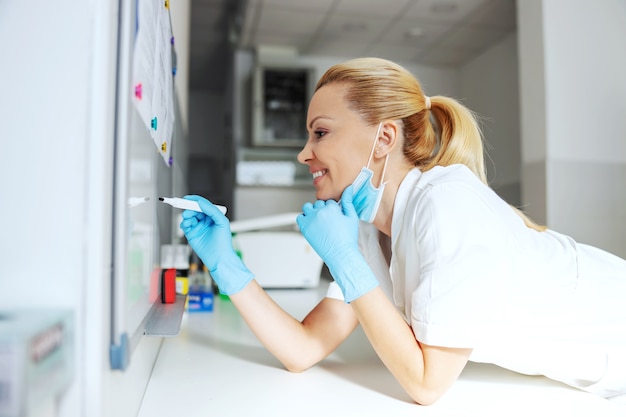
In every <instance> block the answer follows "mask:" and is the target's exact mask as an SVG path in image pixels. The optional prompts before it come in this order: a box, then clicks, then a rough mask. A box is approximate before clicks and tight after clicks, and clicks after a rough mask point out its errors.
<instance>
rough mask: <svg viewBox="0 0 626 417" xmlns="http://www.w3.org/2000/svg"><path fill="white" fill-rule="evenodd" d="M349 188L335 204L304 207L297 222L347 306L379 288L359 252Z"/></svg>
mask: <svg viewBox="0 0 626 417" xmlns="http://www.w3.org/2000/svg"><path fill="white" fill-rule="evenodd" d="M352 193H353V191H352V186H348V188H346V189H345V190H344V192H343V194H342V196H341V205H339V203H337V202H336V201H334V200H327V201H322V200H317V201H316V202H315V204H311V203H306V204H305V205H304V206H303V207H302V214H300V215H299V216H298V217H297V218H296V221H297V223H298V226H299V227H300V231H301V232H302V235H303V236H304V237H305V239H306V240H307V241H308V242H309V244H310V245H311V246H312V247H313V249H315V251H316V252H317V254H318V255H319V256H320V258H322V259H323V260H324V262H325V263H326V265H327V266H328V269H329V270H330V273H331V274H332V276H333V278H334V279H335V281H336V282H337V284H338V285H339V288H341V291H342V292H343V296H344V299H345V301H346V302H348V303H349V302H351V301H354V300H355V299H357V298H359V297H360V296H362V295H364V294H365V293H368V292H370V291H371V290H373V289H374V288H376V287H377V286H378V280H377V279H376V277H375V276H374V273H373V272H372V270H371V269H370V267H369V265H367V262H365V258H363V255H362V254H361V252H360V251H359V246H358V237H359V216H358V215H357V213H356V210H355V209H354V205H353V204H352Z"/></svg>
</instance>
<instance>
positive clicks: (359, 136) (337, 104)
mask: <svg viewBox="0 0 626 417" xmlns="http://www.w3.org/2000/svg"><path fill="white" fill-rule="evenodd" d="M344 91H345V87H343V86H341V85H340V84H328V85H325V86H324V87H322V88H320V89H319V90H317V92H316V93H315V94H314V95H313V98H312V99H311V102H310V103H309V111H308V115H307V131H308V139H307V142H306V145H305V146H304V148H303V149H302V151H301V152H300V153H299V154H298V161H299V162H300V163H302V164H306V165H308V166H309V172H310V173H311V175H313V185H314V186H315V189H316V198H317V199H320V200H329V199H333V200H337V201H338V200H339V199H340V197H341V193H342V192H343V190H345V188H346V187H347V186H348V185H350V184H351V183H352V182H353V181H354V179H355V178H356V176H357V175H358V173H359V171H360V170H361V168H362V167H363V166H365V165H366V164H367V160H368V158H369V155H370V152H371V150H372V146H373V144H374V136H375V135H376V127H377V126H368V125H367V124H365V122H364V121H363V120H362V119H361V117H360V116H359V115H358V114H357V113H356V112H354V111H352V110H350V109H349V108H348V107H347V106H346V103H345V102H344V100H343V93H344Z"/></svg>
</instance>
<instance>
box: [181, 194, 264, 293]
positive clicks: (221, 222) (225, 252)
mask: <svg viewBox="0 0 626 417" xmlns="http://www.w3.org/2000/svg"><path fill="white" fill-rule="evenodd" d="M184 198H186V199H188V200H194V201H197V202H198V204H199V205H200V208H201V209H202V213H199V212H197V211H192V210H185V211H183V213H182V216H183V221H182V222H181V223H180V228H181V229H182V231H183V232H184V233H185V236H186V237H187V241H188V242H189V246H191V248H192V249H193V250H194V252H196V254H197V255H198V256H199V257H200V259H202V262H203V263H204V264H205V265H206V267H207V268H208V270H209V272H210V273H211V277H212V278H213V279H214V280H215V282H216V283H217V286H218V287H219V289H220V292H222V293H223V294H226V295H232V294H235V293H237V292H239V291H241V290H242V289H243V288H244V287H245V286H246V285H247V284H248V283H249V282H250V281H252V279H253V278H254V274H252V272H250V270H248V268H247V267H246V266H245V264H244V263H243V262H242V260H241V259H240V258H239V256H237V254H236V253H235V250H234V249H233V240H232V233H231V232H230V222H229V221H228V218H227V217H226V216H224V215H223V214H222V212H220V210H219V209H218V208H217V207H216V206H214V205H213V204H212V203H211V202H209V201H208V200H207V199H205V198H203V197H200V196H197V195H189V196H185V197H184Z"/></svg>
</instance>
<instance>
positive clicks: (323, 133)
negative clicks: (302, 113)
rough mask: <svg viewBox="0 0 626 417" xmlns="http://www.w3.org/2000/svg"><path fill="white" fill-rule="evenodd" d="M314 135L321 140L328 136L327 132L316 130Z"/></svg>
mask: <svg viewBox="0 0 626 417" xmlns="http://www.w3.org/2000/svg"><path fill="white" fill-rule="evenodd" d="M313 134H314V135H315V137H316V138H318V139H320V138H321V137H322V136H324V135H325V134H326V132H323V131H321V130H316V131H315V132H313Z"/></svg>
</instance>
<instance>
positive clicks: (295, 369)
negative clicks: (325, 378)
mask: <svg viewBox="0 0 626 417" xmlns="http://www.w3.org/2000/svg"><path fill="white" fill-rule="evenodd" d="M282 363H283V366H284V367H285V369H287V371H289V372H292V373H294V374H299V373H302V372H304V371H306V370H307V369H309V368H310V367H312V366H313V365H315V363H310V362H306V361H303V360H301V359H300V360H298V359H295V360H291V361H287V360H285V361H282Z"/></svg>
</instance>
